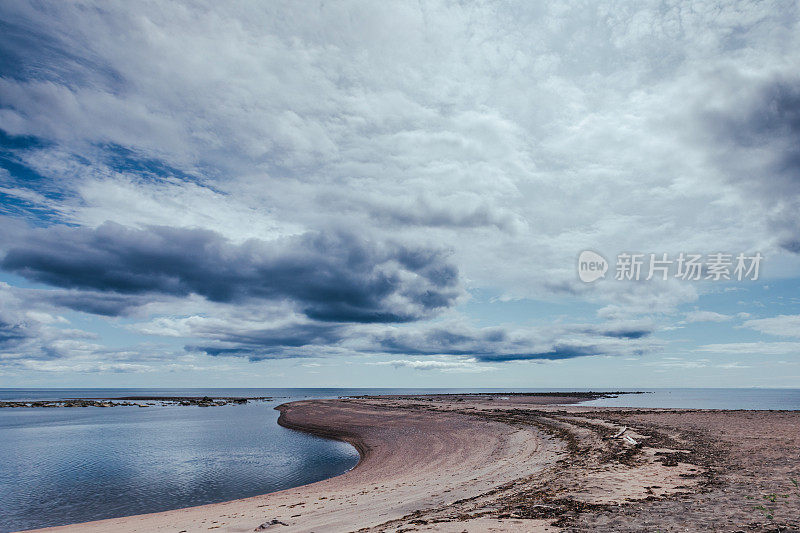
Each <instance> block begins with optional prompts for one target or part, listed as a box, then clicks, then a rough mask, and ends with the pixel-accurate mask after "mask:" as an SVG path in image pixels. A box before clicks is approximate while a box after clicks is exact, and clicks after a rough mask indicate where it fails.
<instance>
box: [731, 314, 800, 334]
mask: <svg viewBox="0 0 800 533" xmlns="http://www.w3.org/2000/svg"><path fill="white" fill-rule="evenodd" d="M742 326H744V327H746V328H750V329H754V330H756V331H760V332H761V333H767V334H769V335H777V336H781V337H800V315H779V316H775V317H770V318H757V319H753V320H747V321H745V322H744V323H743V324H742Z"/></svg>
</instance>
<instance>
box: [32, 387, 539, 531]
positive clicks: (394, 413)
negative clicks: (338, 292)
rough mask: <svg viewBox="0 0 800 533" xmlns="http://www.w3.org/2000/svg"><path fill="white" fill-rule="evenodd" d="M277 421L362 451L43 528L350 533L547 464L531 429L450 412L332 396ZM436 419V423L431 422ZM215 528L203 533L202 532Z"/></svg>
mask: <svg viewBox="0 0 800 533" xmlns="http://www.w3.org/2000/svg"><path fill="white" fill-rule="evenodd" d="M280 410H281V419H280V423H281V424H282V425H285V426H287V427H293V428H297V429H304V430H307V431H311V432H313V433H316V434H320V435H325V436H331V437H336V438H340V439H342V440H346V441H348V442H350V443H351V444H353V445H354V446H356V448H357V449H358V450H359V452H360V453H361V455H362V459H361V461H360V462H359V464H358V465H357V466H356V467H355V468H354V469H353V470H351V471H349V472H347V473H345V474H343V475H341V476H338V477H336V478H332V479H328V480H324V481H320V482H318V483H313V484H311V485H306V486H303V487H298V488H294V489H289V490H284V491H280V492H275V493H271V494H267V495H264V496H256V497H252V498H246V499H241V500H234V501H230V502H224V503H219V504H211V505H204V506H200V507H191V508H187V509H179V510H175V511H167V512H162V513H154V514H147V515H137V516H132V517H125V518H118V519H109V520H101V521H97V522H89V523H84V524H76V525H72V526H64V527H57V528H48V529H45V530H41V531H86V532H90V531H97V532H111V531H114V532H128V531H131V532H133V531H137V532H150V531H169V532H172V533H177V532H179V531H186V532H194V531H206V532H207V531H209V530H211V531H239V532H243V531H253V530H254V529H255V528H256V527H258V526H259V525H260V524H262V523H264V522H269V521H272V520H279V521H281V522H284V523H286V524H288V526H283V525H280V524H276V525H274V526H272V527H270V528H269V530H275V531H282V532H286V533H289V532H293V531H318V532H329V531H353V530H358V529H360V528H363V527H370V526H375V525H378V524H381V523H383V522H387V521H389V520H392V519H397V518H400V517H402V516H404V515H407V514H409V513H411V512H413V511H416V510H418V509H426V508H432V507H439V506H441V505H444V504H447V503H449V502H452V501H455V500H459V499H463V498H470V497H474V496H477V495H479V494H481V493H484V492H486V491H487V490H489V489H491V488H493V487H495V486H496V485H498V484H502V483H505V482H507V481H511V480H514V479H517V478H519V477H520V476H521V475H523V474H525V473H526V472H532V471H536V470H538V469H542V468H543V467H544V466H546V465H547V464H548V463H549V462H551V461H552V460H553V452H552V448H553V446H552V445H551V446H548V445H547V443H546V441H544V440H543V439H542V438H541V435H540V433H539V431H538V430H536V429H535V428H522V429H517V428H513V427H511V426H509V425H506V424H503V423H501V422H491V421H480V420H475V419H473V418H471V417H468V416H464V415H461V414H456V413H437V414H436V415H435V417H434V415H433V414H432V413H429V412H424V411H416V410H391V411H387V410H386V409H384V408H381V407H378V406H373V405H359V404H356V403H345V402H340V401H336V400H330V401H302V402H295V403H292V404H288V405H284V406H281V407H280ZM432 418H435V420H432ZM212 527H213V528H214V529H210V528H212Z"/></svg>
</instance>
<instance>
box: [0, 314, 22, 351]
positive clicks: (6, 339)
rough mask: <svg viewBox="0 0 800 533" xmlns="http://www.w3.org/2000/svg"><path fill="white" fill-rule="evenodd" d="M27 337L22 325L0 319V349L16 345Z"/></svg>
mask: <svg viewBox="0 0 800 533" xmlns="http://www.w3.org/2000/svg"><path fill="white" fill-rule="evenodd" d="M27 337H28V334H27V333H26V332H25V330H24V328H23V326H22V325H20V324H10V323H8V322H4V321H3V320H2V319H0V349H3V348H8V347H10V346H12V345H16V344H18V343H19V342H20V341H21V340H23V339H26V338H27Z"/></svg>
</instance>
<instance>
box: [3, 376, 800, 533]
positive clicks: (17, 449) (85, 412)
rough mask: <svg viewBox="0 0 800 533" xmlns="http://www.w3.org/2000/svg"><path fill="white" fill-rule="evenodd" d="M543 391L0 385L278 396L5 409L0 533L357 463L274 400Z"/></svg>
mask: <svg viewBox="0 0 800 533" xmlns="http://www.w3.org/2000/svg"><path fill="white" fill-rule="evenodd" d="M544 390H545V389H172V390H170V389H0V399H2V400H34V399H63V398H81V397H82V398H97V397H103V398H106V397H109V398H112V397H121V396H145V395H152V396H205V395H208V396H250V397H255V396H272V397H273V398H274V399H273V400H270V401H265V402H254V403H249V404H247V405H229V406H224V407H209V408H202V407H178V406H167V407H160V406H156V407H147V408H140V407H113V408H99V407H87V408H71V409H70V408H51V409H25V408H15V409H0V517H2V520H0V532H3V533H5V532H9V531H15V530H19V529H29V528H35V527H44V526H52V525H60V524H68V523H74V522H82V521H87V520H97V519H101V518H110V517H116V516H125V515H130V514H137V513H146V512H156V511H164V510H168V509H176V508H180V507H187V506H191V505H201V504H206V503H213V502H219V501H225V500H231V499H235V498H244V497H247V496H254V495H257V494H264V493H266V492H271V491H276V490H281V489H285V488H290V487H295V486H299V485H303V484H306V483H312V482H314V481H319V480H321V479H325V478H328V477H332V476H335V475H338V474H341V473H343V472H345V471H347V470H349V469H350V468H352V467H353V466H355V464H356V463H357V462H358V453H357V452H356V451H355V449H354V448H352V447H351V446H350V445H348V444H344V443H341V442H337V441H331V440H326V439H321V438H317V437H313V436H310V435H307V434H304V433H300V432H297V431H292V430H288V429H285V428H282V427H280V426H279V425H278V424H277V418H278V412H277V411H275V410H274V407H275V406H276V405H279V404H281V403H284V402H288V401H293V400H299V399H306V398H335V397H338V396H352V395H358V394H406V393H436V392H525V391H544ZM561 390H564V389H561ZM574 390H585V389H574ZM588 403H589V404H593V405H611V406H641V407H700V408H721V409H800V390H797V389H795V390H788V389H782V390H775V389H772V390H770V389H654V390H652V393H650V394H641V395H625V396H620V397H619V398H611V399H604V400H596V401H593V402H588Z"/></svg>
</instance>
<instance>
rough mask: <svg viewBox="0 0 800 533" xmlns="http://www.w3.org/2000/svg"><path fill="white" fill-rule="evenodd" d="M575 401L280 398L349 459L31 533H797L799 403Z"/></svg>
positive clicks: (286, 420) (294, 424) (288, 422)
mask: <svg viewBox="0 0 800 533" xmlns="http://www.w3.org/2000/svg"><path fill="white" fill-rule="evenodd" d="M578 399H581V398H574V397H573V398H570V397H565V396H553V395H551V396H541V395H540V396H533V395H509V396H500V395H494V396H491V395H448V396H437V397H422V396H412V397H381V398H358V399H346V400H310V401H303V402H295V403H291V404H286V405H283V406H281V407H279V409H280V410H281V417H280V420H279V422H280V423H281V424H283V425H285V426H287V427H291V428H294V429H301V430H304V431H309V432H311V433H315V434H318V435H323V436H329V437H334V438H339V439H342V440H346V441H348V442H350V443H352V444H353V445H355V446H356V447H357V448H358V449H359V451H360V453H361V456H362V460H361V462H360V463H359V464H358V466H356V468H354V469H353V470H351V471H350V472H347V473H346V474H343V475H341V476H338V477H336V478H332V479H328V480H325V481H321V482H318V483H313V484H311V485H306V486H303V487H298V488H294V489H289V490H284V491H281V492H275V493H271V494H266V495H263V496H256V497H253V498H247V499H242V500H234V501H230V502H224V503H218V504H212V505H205V506H201V507H192V508H187V509H178V510H175V511H168V512H163V513H155V514H148V515H138V516H130V517H125V518H117V519H110V520H102V521H98V522H89V523H85V524H75V525H72V526H64V527H59V528H51V529H48V530H43V531H69V532H76V531H78V532H84V531H85V532H104V533H105V532H133V531H136V532H159V531H169V532H171V533H181V532H184V533H189V532H199V531H203V532H208V531H227V532H232V531H239V532H245V531H254V530H262V531H263V530H267V531H270V532H271V531H277V532H287V533H289V532H295V531H315V532H317V533H327V532H339V531H359V530H363V531H392V532H401V531H403V532H405V531H446V532H453V533H461V532H463V531H468V532H481V531H534V532H553V531H561V530H564V531H593V532H594V531H613V532H618V531H630V532H633V531H637V532H640V531H659V530H660V531H731V532H733V531H798V530H800V518H798V517H800V463H798V462H797V455H796V453H797V452H796V451H797V449H798V448H800V431H798V430H797V428H798V427H800V411H783V412H779V411H778V412H763V411H760V412H755V411H708V410H705V411H704V410H667V409H661V410H659V409H603V408H591V407H584V406H565V405H555V404H564V403H569V402H574V401H576V400H578ZM623 428H625V431H624V432H622V429H623ZM259 528H261V529H259Z"/></svg>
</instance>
